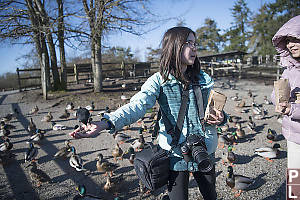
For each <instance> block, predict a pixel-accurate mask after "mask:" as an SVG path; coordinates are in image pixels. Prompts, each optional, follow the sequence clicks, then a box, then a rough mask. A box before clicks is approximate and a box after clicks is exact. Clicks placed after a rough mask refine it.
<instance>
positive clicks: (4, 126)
mask: <svg viewBox="0 0 300 200" xmlns="http://www.w3.org/2000/svg"><path fill="white" fill-rule="evenodd" d="M0 124H1V125H0V129H6V130H12V129H15V128H16V126H14V125H11V124H6V123H5V122H4V121H1V122H0Z"/></svg>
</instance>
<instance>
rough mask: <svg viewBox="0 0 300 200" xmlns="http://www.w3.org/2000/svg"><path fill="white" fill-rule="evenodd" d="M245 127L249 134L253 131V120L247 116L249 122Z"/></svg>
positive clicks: (254, 125) (254, 126)
mask: <svg viewBox="0 0 300 200" xmlns="http://www.w3.org/2000/svg"><path fill="white" fill-rule="evenodd" d="M246 126H247V128H248V129H249V130H250V131H251V132H253V131H255V128H256V124H255V122H254V121H253V119H252V117H251V116H249V120H248V122H247V125H246Z"/></svg>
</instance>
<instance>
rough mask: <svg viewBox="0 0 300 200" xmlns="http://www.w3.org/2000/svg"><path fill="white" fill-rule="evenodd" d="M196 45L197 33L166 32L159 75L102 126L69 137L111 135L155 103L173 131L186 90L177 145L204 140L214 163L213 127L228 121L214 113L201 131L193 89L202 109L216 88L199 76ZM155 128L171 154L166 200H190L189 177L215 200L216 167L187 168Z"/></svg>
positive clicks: (162, 131)
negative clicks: (193, 137) (105, 132)
mask: <svg viewBox="0 0 300 200" xmlns="http://www.w3.org/2000/svg"><path fill="white" fill-rule="evenodd" d="M195 40H196V35H195V32H193V31H192V30H191V29H189V28H186V27H174V28H171V29H169V30H168V31H167V32H166V33H165V34H164V36H163V39H162V42H161V44H162V53H161V58H160V72H157V73H155V74H154V75H152V76H151V77H150V78H148V80H147V81H146V82H145V83H144V84H143V86H142V87H141V91H139V92H138V93H137V94H135V95H134V96H133V97H132V98H131V100H130V103H128V104H126V105H124V106H122V107H121V108H119V109H117V110H116V111H115V112H112V113H109V114H105V115H104V118H103V120H102V121H101V122H98V123H97V124H92V125H90V126H89V127H87V128H86V130H88V129H90V131H88V132H86V133H79V131H78V129H77V130H75V131H74V132H72V133H70V135H71V136H72V137H75V138H80V137H90V136H93V135H95V134H97V133H99V131H101V130H103V129H107V128H108V129H110V130H111V132H112V133H113V132H115V131H118V130H120V129H122V127H123V126H126V125H129V124H132V123H134V122H136V121H137V120H138V119H140V118H142V117H143V116H144V115H145V113H146V111H147V110H148V109H150V108H151V107H153V106H154V104H155V102H156V101H158V104H159V105H160V109H161V110H162V113H163V115H165V117H167V118H168V119H169V121H170V122H171V124H172V125H173V126H175V124H176V121H177V116H178V112H179V108H180V104H181V93H182V90H183V88H188V89H189V100H188V103H187V112H186V113H185V117H184V118H185V119H184V123H183V128H182V132H181V133H180V137H179V144H182V143H184V142H185V141H186V138H187V137H188V136H189V135H192V134H196V135H201V136H204V137H205V143H206V147H207V151H208V153H209V154H210V156H211V157H213V156H214V152H215V150H216V147H217V143H218V141H217V140H218V139H217V132H216V128H215V125H221V124H222V122H223V121H226V119H224V113H223V112H220V111H218V110H215V111H216V114H215V115H213V114H211V115H210V118H209V120H207V121H206V124H205V132H204V131H203V129H202V125H201V122H200V119H199V115H198V110H197V103H196V97H195V95H194V92H193V88H192V85H193V84H195V85H200V86H201V92H202V96H203V104H204V106H203V107H204V108H205V107H206V105H207V100H208V95H209V92H210V90H211V89H212V86H213V84H214V82H213V80H212V79H211V77H209V76H208V75H207V74H206V73H204V72H203V71H202V70H200V63H199V60H198V58H197V55H196V43H195ZM163 117H164V116H163ZM159 125H160V126H159V127H160V129H159V135H158V144H159V145H160V147H161V148H163V149H165V150H170V149H171V148H172V150H171V155H170V174H171V175H170V178H169V185H168V192H169V198H170V199H171V200H187V199H188V183H189V172H192V173H193V176H194V178H195V179H196V181H197V183H198V186H199V189H200V191H201V193H202V196H203V198H204V199H205V200H208V199H210V200H214V199H216V197H217V195H216V190H215V179H216V177H215V169H214V167H213V169H212V170H211V171H209V172H200V171H199V170H198V166H197V163H196V162H195V161H192V162H188V163H187V162H185V161H184V159H183V156H182V153H181V150H180V147H179V145H178V146H172V145H171V141H172V137H171V135H170V134H168V133H167V131H166V128H165V126H164V124H163V120H162V119H161V120H160V121H159Z"/></svg>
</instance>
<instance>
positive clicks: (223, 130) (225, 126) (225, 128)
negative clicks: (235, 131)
mask: <svg viewBox="0 0 300 200" xmlns="http://www.w3.org/2000/svg"><path fill="white" fill-rule="evenodd" d="M218 128H220V129H221V132H222V133H226V132H227V131H228V130H229V125H228V124H225V125H223V126H220V127H218Z"/></svg>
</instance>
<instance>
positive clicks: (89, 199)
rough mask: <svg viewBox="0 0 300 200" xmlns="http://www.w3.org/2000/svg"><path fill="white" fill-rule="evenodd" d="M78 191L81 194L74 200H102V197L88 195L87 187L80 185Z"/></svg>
mask: <svg viewBox="0 0 300 200" xmlns="http://www.w3.org/2000/svg"><path fill="white" fill-rule="evenodd" d="M76 190H77V191H78V192H79V194H78V195H77V196H75V197H74V200H75V199H76V200H77V199H78V200H79V199H86V200H93V199H102V198H100V197H97V196H94V195H91V194H88V193H87V191H86V187H85V186H84V185H78V186H77V187H76Z"/></svg>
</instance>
